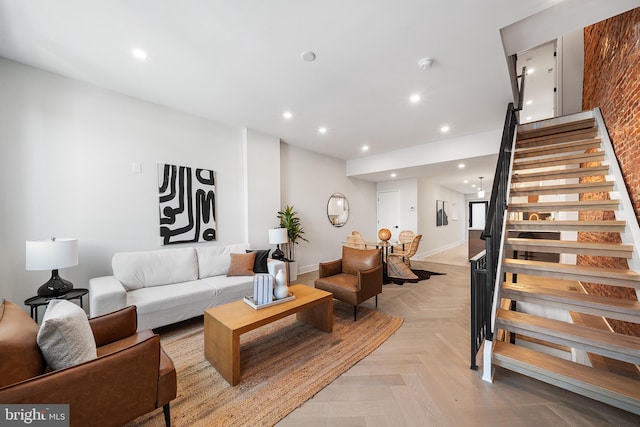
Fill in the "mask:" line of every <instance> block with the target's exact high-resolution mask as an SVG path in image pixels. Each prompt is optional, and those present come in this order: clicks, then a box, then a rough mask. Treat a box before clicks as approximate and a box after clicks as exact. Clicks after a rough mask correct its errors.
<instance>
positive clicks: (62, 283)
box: [38, 269, 73, 298]
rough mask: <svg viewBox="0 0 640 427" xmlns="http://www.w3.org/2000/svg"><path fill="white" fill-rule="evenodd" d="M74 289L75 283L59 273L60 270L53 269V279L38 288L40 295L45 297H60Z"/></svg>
mask: <svg viewBox="0 0 640 427" xmlns="http://www.w3.org/2000/svg"><path fill="white" fill-rule="evenodd" d="M71 289H73V283H71V282H70V281H68V280H64V279H63V278H62V277H60V276H59V275H58V270H57V269H56V270H51V279H49V281H48V282H46V283H45V284H43V285H42V286H40V287H39V288H38V296H39V297H45V298H52V297H58V296H60V295H64V294H66V293H67V292H69V291H70V290H71Z"/></svg>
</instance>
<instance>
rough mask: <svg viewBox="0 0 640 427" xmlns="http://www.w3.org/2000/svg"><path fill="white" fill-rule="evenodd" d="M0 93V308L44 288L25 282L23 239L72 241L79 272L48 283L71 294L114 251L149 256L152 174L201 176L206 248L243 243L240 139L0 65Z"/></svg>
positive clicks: (154, 200) (105, 265)
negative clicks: (208, 186) (213, 238)
mask: <svg viewBox="0 0 640 427" xmlns="http://www.w3.org/2000/svg"><path fill="white" fill-rule="evenodd" d="M0 93H2V97H1V99H0V149H1V155H0V182H1V184H0V185H1V186H2V187H1V194H2V205H1V208H0V214H1V221H0V242H1V243H0V245H1V246H0V297H5V298H7V299H11V300H13V301H15V302H17V303H21V302H22V301H24V300H25V299H26V298H28V297H30V296H32V295H35V292H36V289H37V288H38V286H39V285H41V284H42V283H44V282H45V281H46V280H47V279H48V278H49V276H50V272H43V271H25V268H24V266H25V260H24V251H25V249H24V248H25V240H28V239H44V238H48V237H50V236H58V237H77V238H78V239H79V257H80V259H79V265H78V266H76V267H72V268H68V269H64V270H62V271H61V272H60V274H61V276H62V277H64V278H66V279H68V280H71V281H72V282H73V283H74V285H75V286H76V287H87V285H88V280H89V278H91V277H96V276H100V275H107V274H111V265H110V264H111V256H112V255H113V253H115V252H117V251H128V250H139V249H158V248H160V244H159V231H158V228H159V219H158V217H159V213H158V182H157V181H158V178H157V164H158V163H159V162H170V163H174V164H179V165H188V166H197V167H203V168H209V169H213V170H214V171H215V172H216V189H217V194H216V196H217V200H216V209H217V211H216V215H217V223H218V236H217V242H215V244H226V243H233V242H243V241H246V240H247V236H246V235H245V230H246V229H247V227H246V225H245V224H246V223H247V216H246V206H245V203H246V200H245V197H244V196H243V193H244V192H245V190H244V188H245V184H244V178H243V157H242V156H243V144H242V142H243V138H242V131H241V130H240V129H237V128H232V127H228V126H223V125H220V124H217V123H214V122H211V121H208V120H204V119H200V118H196V117H193V116H190V115H186V114H182V113H179V112H176V111H174V110H170V109H167V108H163V107H160V106H157V105H153V104H149V103H145V102H141V101H138V100H135V99H132V98H129V97H125V96H121V95H118V94H115V93H113V92H109V91H104V90H101V89H98V88H96V87H94V86H91V85H88V84H84V83H81V82H78V81H75V80H70V79H67V78H63V77H60V76H57V75H54V74H51V73H47V72H44V71H40V70H37V69H35V68H31V67H27V66H23V65H20V64H18V63H15V62H12V61H9V60H6V59H0ZM132 162H139V163H141V164H142V173H141V174H134V173H132ZM275 191H276V193H277V188H276V190H275ZM264 233H266V230H265V231H264Z"/></svg>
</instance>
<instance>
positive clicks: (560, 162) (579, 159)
mask: <svg viewBox="0 0 640 427" xmlns="http://www.w3.org/2000/svg"><path fill="white" fill-rule="evenodd" d="M603 160H604V152H602V151H594V152H593V153H584V154H574V155H570V156H561V157H549V158H545V159H537V160H527V161H520V162H515V161H514V162H513V170H514V171H515V170H523V169H538V168H546V167H550V166H564V165H577V164H580V163H591V162H601V161H603Z"/></svg>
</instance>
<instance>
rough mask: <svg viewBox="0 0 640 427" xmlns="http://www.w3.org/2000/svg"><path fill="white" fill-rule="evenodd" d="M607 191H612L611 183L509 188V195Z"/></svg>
mask: <svg viewBox="0 0 640 427" xmlns="http://www.w3.org/2000/svg"><path fill="white" fill-rule="evenodd" d="M608 191H613V181H602V182H582V183H575V184H561V185H532V186H527V187H513V188H511V190H510V192H509V194H510V196H511V197H518V196H527V195H542V194H579V193H600V192H608Z"/></svg>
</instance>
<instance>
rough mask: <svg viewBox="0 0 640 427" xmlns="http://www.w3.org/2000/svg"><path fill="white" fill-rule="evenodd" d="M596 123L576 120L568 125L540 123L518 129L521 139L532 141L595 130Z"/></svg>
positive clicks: (588, 120) (591, 119) (590, 119)
mask: <svg viewBox="0 0 640 427" xmlns="http://www.w3.org/2000/svg"><path fill="white" fill-rule="evenodd" d="M595 124H596V121H595V119H594V118H588V119H582V120H575V121H571V122H566V123H559V124H554V125H547V124H545V123H544V122H540V123H538V124H536V125H533V126H526V125H525V126H523V127H522V128H519V129H518V138H519V139H530V138H537V137H541V136H548V135H558V134H562V133H568V132H573V131H580V130H585V129H586V130H591V129H595Z"/></svg>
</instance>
